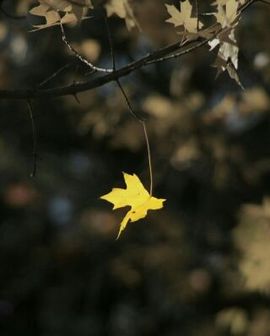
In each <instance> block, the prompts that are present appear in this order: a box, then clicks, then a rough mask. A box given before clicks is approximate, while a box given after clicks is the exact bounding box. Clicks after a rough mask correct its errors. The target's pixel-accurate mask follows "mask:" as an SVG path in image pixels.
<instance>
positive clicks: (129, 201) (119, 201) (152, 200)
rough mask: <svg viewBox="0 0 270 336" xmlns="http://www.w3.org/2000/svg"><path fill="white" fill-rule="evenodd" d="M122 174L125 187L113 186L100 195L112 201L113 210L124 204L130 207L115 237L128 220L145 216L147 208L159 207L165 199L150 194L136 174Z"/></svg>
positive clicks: (133, 220)
mask: <svg viewBox="0 0 270 336" xmlns="http://www.w3.org/2000/svg"><path fill="white" fill-rule="evenodd" d="M123 175H124V179H125V183H126V189H121V188H113V189H112V191H111V192H110V193H108V194H106V195H103V196H101V197H100V198H101V199H104V200H106V201H108V202H110V203H112V204H113V210H115V209H118V208H122V207H126V206H130V207H131V209H130V210H129V211H128V212H127V214H126V215H125V217H124V218H123V220H122V222H121V224H120V229H119V233H118V236H117V239H118V238H119V236H120V234H121V232H122V231H123V230H124V229H125V228H126V226H127V224H128V222H136V221H138V220H139V219H142V218H144V217H146V215H147V212H148V210H158V209H161V208H162V207H163V202H164V201H165V199H160V198H156V197H153V196H151V195H150V194H149V192H148V191H147V190H146V189H145V188H144V186H143V184H142V182H141V181H140V179H139V178H138V176H137V175H136V174H133V175H130V174H127V173H123Z"/></svg>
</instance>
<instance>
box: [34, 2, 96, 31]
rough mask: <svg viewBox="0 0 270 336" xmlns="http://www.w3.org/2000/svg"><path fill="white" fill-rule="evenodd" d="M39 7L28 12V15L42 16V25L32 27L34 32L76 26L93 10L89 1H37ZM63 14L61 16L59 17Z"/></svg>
mask: <svg viewBox="0 0 270 336" xmlns="http://www.w3.org/2000/svg"><path fill="white" fill-rule="evenodd" d="M38 2H39V5H38V6H36V7H34V8H32V9H31V10H30V14H32V15H36V16H43V17H44V18H45V20H46V23H44V24H38V25H33V26H34V27H35V30H40V29H44V28H49V27H52V26H55V25H59V24H60V23H61V24H66V23H69V24H77V23H79V22H80V21H81V20H82V19H83V18H84V17H85V15H86V13H87V11H88V9H89V8H93V5H92V1H91V0H38ZM61 13H63V15H61Z"/></svg>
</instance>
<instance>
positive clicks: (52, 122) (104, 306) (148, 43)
mask: <svg viewBox="0 0 270 336" xmlns="http://www.w3.org/2000/svg"><path fill="white" fill-rule="evenodd" d="M31 3H32V2H31V1H30V0H20V1H1V6H2V9H3V10H1V13H0V15H1V16H0V89H7V88H33V87H37V86H38V85H39V84H41V83H43V81H44V80H46V78H48V77H50V75H51V74H53V73H54V72H55V71H56V70H58V69H59V68H61V67H63V66H65V68H64V69H63V71H62V72H61V73H60V74H59V76H57V77H56V78H54V79H53V80H51V81H49V82H47V83H43V84H42V85H43V87H44V88H45V87H50V86H59V85H65V84H69V83H72V82H74V81H83V80H86V79H88V78H89V77H90V76H92V75H91V74H89V70H88V69H87V67H85V66H84V65H83V64H80V63H79V61H78V60H76V59H74V57H73V56H72V55H71V54H70V53H69V52H68V50H67V48H66V46H65V45H64V44H63V42H62V40H61V33H60V29H59V27H55V28H50V29H45V30H41V31H37V32H30V31H31V29H32V27H31V25H30V22H31V17H30V16H29V15H27V17H26V18H20V17H21V16H24V15H25V13H27V11H28V9H29V5H30V4H31ZM167 3H169V1H167ZM171 3H172V2H171ZM134 5H135V13H136V16H137V19H138V21H139V22H140V25H141V27H142V32H138V31H137V30H136V29H135V30H134V31H132V32H129V31H128V30H127V29H126V26H125V23H124V21H123V20H120V19H118V18H116V17H113V18H111V19H110V20H109V24H110V30H111V32H112V37H113V43H114V47H115V54H116V61H117V67H120V66H122V65H124V64H127V63H128V62H130V61H131V60H133V59H138V58H139V57H141V56H143V55H144V54H146V53H147V52H150V51H151V50H155V49H157V48H159V47H161V46H164V45H166V44H169V43H172V42H174V41H176V40H177V38H179V37H178V36H177V35H176V33H175V31H174V29H173V27H172V26H171V25H169V24H167V23H165V19H166V18H167V14H166V11H165V9H164V2H163V1H151V0H139V1H135V2H134ZM90 14H91V16H92V18H91V19H89V20H84V21H83V22H82V24H81V25H80V26H79V27H73V28H72V27H71V28H69V27H67V28H66V33H67V35H68V38H69V40H70V41H71V42H72V44H73V46H74V47H76V48H77V50H79V51H80V53H81V54H82V55H84V56H85V57H87V58H88V59H90V60H91V61H92V62H94V63H97V64H99V65H101V66H106V67H109V66H110V62H111V59H110V49H109V47H108V37H107V31H106V26H105V24H104V18H103V13H102V10H96V11H93V12H92V13H90ZM269 15H270V6H268V5H266V4H259V3H258V4H255V5H253V6H252V7H250V8H249V9H248V10H247V11H246V12H245V14H244V16H243V17H242V19H241V21H240V24H239V27H238V29H237V39H238V41H239V47H240V69H239V76H240V78H241V81H242V83H243V85H244V86H245V88H246V90H245V91H242V90H241V88H239V87H238V86H237V84H235V83H234V82H233V81H232V80H231V79H230V78H229V77H228V75H226V74H222V75H221V76H220V77H218V78H217V79H216V78H215V76H216V70H215V69H214V68H213V67H211V64H212V63H213V61H214V58H215V55H214V53H213V54H210V53H209V51H208V49H207V48H206V47H205V48H203V49H201V50H197V51H195V52H193V53H191V54H188V55H186V56H185V57H182V58H181V59H175V60H171V61H167V62H163V63H159V64H156V65H152V66H149V67H145V68H143V69H141V70H139V71H137V72H136V73H133V74H132V75H130V76H128V77H127V78H123V79H122V80H121V81H122V84H123V86H124V87H125V90H126V91H127V93H128V95H129V97H130V99H131V101H132V104H133V106H134V108H135V109H136V111H137V113H138V114H140V115H142V116H143V117H145V118H147V124H148V130H149V138H150V143H151V149H152V156H153V171H154V184H155V185H154V190H155V191H154V195H155V196H156V197H160V198H166V199H167V201H166V204H165V207H164V209H162V210H160V211H159V212H150V213H149V216H147V217H146V218H145V219H143V220H140V221H139V222H136V223H131V224H129V225H128V227H127V229H126V231H125V232H124V233H123V235H122V236H121V238H120V239H119V240H118V241H116V240H115V238H116V236H117V232H118V228H119V223H120V222H121V219H122V217H123V214H124V213H125V212H124V211H121V210H119V211H114V212H113V211H112V210H111V206H110V205H109V204H108V203H106V202H104V201H102V200H100V199H99V197H100V196H101V195H103V194H105V193H107V192H109V191H110V190H111V188H112V187H113V186H114V187H116V186H117V187H121V186H122V187H123V181H122V173H121V172H122V171H125V172H128V173H136V174H137V175H138V176H140V178H141V180H142V181H143V182H144V184H145V185H148V183H149V178H148V163H147V153H146V146H145V140H144V136H143V131H142V128H141V125H140V123H138V121H137V120H136V119H134V118H133V117H132V115H131V114H130V113H129V112H128V109H127V107H126V104H125V101H124V100H123V97H122V95H121V92H119V89H118V88H117V86H116V85H115V84H114V83H112V84H108V85H106V86H104V87H101V88H99V89H96V90H92V91H88V92H84V93H81V94H79V95H78V100H79V102H78V101H77V100H76V99H75V98H74V97H72V96H70V97H65V98H55V99H53V98H52V99H37V100H35V101H33V102H32V104H33V113H34V119H35V125H36V128H37V142H38V145H37V173H36V177H35V178H31V177H30V174H31V172H32V169H33V155H32V151H33V132H32V127H31V118H30V116H29V110H28V106H27V102H26V101H15V100H14V101H12V100H9V101H8V100H1V102H0V193H1V199H0V335H1V336H13V335H21V336H23V335H27V336H32V335H35V336H37V335H42V336H59V335H65V336H73V335H74V336H75V335H80V336H99V335H100V336H102V335H104V336H105V335H110V336H114V335H115V336H116V335H117V336H135V335H136V336H137V335H147V336H151V335H155V336H157V335H162V336H175V335H187V336H189V335H191V336H192V335H195V336H197V335H200V336H204V335H207V336H214V335H248V336H269V335H270V308H269V307H270V263H269V259H270V244H269V239H270V195H269V193H270V155H269V154H270V113H269V112H270V97H269V92H270V91H269V89H270V58H269V57H270V45H269V31H270V21H269ZM13 16H16V18H14V17H13Z"/></svg>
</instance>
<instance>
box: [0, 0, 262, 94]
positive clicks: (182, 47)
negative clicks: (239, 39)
mask: <svg viewBox="0 0 270 336" xmlns="http://www.w3.org/2000/svg"><path fill="white" fill-rule="evenodd" d="M261 1H262V0H248V1H247V2H246V3H245V4H244V5H242V6H241V7H240V8H239V10H238V15H240V14H241V13H242V12H243V11H244V10H246V9H247V8H248V7H249V6H250V5H252V4H253V3H255V2H261ZM224 29H226V28H224ZM222 30H223V29H222V28H221V27H220V25H218V24H213V25H212V26H211V27H208V28H206V29H203V30H201V31H200V34H199V35H198V36H197V37H196V38H194V39H193V40H185V41H184V43H182V44H181V43H180V42H179V41H178V42H176V43H174V44H171V45H168V46H166V47H164V48H161V49H159V50H156V51H154V52H152V53H151V54H148V55H146V56H144V57H142V58H140V59H139V60H137V61H134V62H131V63H129V64H127V65H126V66H123V67H122V68H120V69H117V70H115V71H113V69H109V70H111V72H109V73H107V74H105V75H101V76H99V77H95V78H91V79H89V80H88V81H85V82H80V83H73V84H71V85H67V86H62V87H55V88H48V89H40V88H38V89H37V88H32V89H30V88H29V89H17V90H0V99H34V98H42V97H51V98H56V97H62V96H67V95H76V94H78V93H80V92H84V91H87V90H92V89H95V88H98V87H101V86H103V85H105V84H107V83H110V82H113V81H117V80H119V79H120V78H122V77H124V76H127V75H129V74H130V73H132V72H134V71H136V70H138V69H140V68H142V67H144V66H146V65H149V64H153V63H157V62H161V61H165V60H167V59H171V58H175V57H181V56H182V55H185V54H187V53H190V52H192V51H195V50H196V49H198V48H200V47H202V46H204V45H206V44H207V42H208V41H210V40H211V39H213V38H215V37H216V36H217V35H218V34H219V33H221V32H222ZM204 33H205V36H207V37H203V36H204ZM64 36H65V35H64ZM65 43H66V44H68V42H67V41H66V42H65ZM70 47H71V46H70ZM71 48H72V47H71ZM73 52H75V53H77V52H76V51H74V50H73ZM77 57H81V56H80V55H78V56H77ZM81 61H82V62H84V63H86V64H87V65H88V66H89V67H90V68H92V69H95V67H94V66H93V65H89V62H88V61H87V60H84V59H82V60H81ZM93 67H94V68H93ZM98 70H100V69H99V68H97V69H95V71H98ZM100 71H102V70H100Z"/></svg>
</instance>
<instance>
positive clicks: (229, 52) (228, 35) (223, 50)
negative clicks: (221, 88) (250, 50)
mask: <svg viewBox="0 0 270 336" xmlns="http://www.w3.org/2000/svg"><path fill="white" fill-rule="evenodd" d="M243 2H244V1H238V0H218V1H216V2H215V3H214V5H215V6H217V12H216V13H214V16H215V17H216V21H217V23H219V24H220V25H221V27H222V28H223V30H222V31H221V32H220V33H219V34H217V36H216V37H215V38H213V39H212V40H211V41H209V42H208V44H209V46H210V51H211V50H213V49H215V48H216V47H218V48H219V49H218V54H217V58H216V60H215V62H214V67H216V68H217V71H218V75H219V74H220V73H221V72H224V71H227V72H228V74H229V76H230V77H231V78H232V79H234V80H235V81H236V82H237V83H238V85H239V86H241V87H242V84H241V82H240V79H239V76H238V73H237V69H238V53H239V48H238V46H237V42H236V38H235V27H236V26H237V24H238V22H239V19H240V17H239V14H238V8H239V5H241V4H243ZM242 88H243V87H242Z"/></svg>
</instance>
